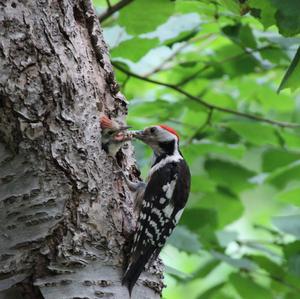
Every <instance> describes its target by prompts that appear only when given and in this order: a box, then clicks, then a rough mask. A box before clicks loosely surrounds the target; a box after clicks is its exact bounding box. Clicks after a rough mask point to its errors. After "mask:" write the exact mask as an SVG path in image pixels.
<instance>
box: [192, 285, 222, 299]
mask: <svg viewBox="0 0 300 299" xmlns="http://www.w3.org/2000/svg"><path fill="white" fill-rule="evenodd" d="M224 285H225V283H224V282H221V283H218V284H216V285H214V286H213V287H211V288H209V289H208V290H206V291H205V292H203V293H202V294H200V295H199V296H198V297H197V298H196V299H214V298H215V295H220V294H219V292H220V290H221V289H222V288H223V286H224ZM221 298H222V297H221Z"/></svg>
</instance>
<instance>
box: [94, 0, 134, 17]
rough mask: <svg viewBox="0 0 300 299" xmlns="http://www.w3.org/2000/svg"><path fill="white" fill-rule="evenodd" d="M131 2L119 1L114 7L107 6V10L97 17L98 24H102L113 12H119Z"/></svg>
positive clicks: (130, 0)
mask: <svg viewBox="0 0 300 299" xmlns="http://www.w3.org/2000/svg"><path fill="white" fill-rule="evenodd" d="M132 1H133V0H121V1H120V2H118V3H116V4H115V5H112V6H108V8H107V10H106V11H105V12H104V13H102V14H101V15H100V16H99V22H100V23H101V22H103V21H104V20H106V19H108V18H109V17H110V16H111V15H113V14H114V13H115V12H117V11H119V10H120V9H122V8H123V7H125V6H126V5H128V4H129V3H131V2H132Z"/></svg>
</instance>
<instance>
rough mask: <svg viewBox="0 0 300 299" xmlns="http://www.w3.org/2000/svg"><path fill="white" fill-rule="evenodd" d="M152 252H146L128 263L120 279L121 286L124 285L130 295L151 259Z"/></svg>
mask: <svg viewBox="0 0 300 299" xmlns="http://www.w3.org/2000/svg"><path fill="white" fill-rule="evenodd" d="M152 253H153V250H149V249H148V250H147V251H146V252H145V253H143V254H141V255H139V257H138V258H137V259H135V260H133V261H132V262H130V263H129V265H128V267H127V269H126V271H125V273H124V275H123V279H122V285H126V286H127V288H128V291H129V294H130V295H131V292H132V289H133V287H134V285H135V283H136V281H137V280H138V278H139V276H140V275H141V273H142V272H143V270H144V268H145V265H146V264H147V262H148V261H149V259H150V258H151V256H152Z"/></svg>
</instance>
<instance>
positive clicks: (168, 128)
mask: <svg viewBox="0 0 300 299" xmlns="http://www.w3.org/2000/svg"><path fill="white" fill-rule="evenodd" d="M159 127H161V128H163V129H165V130H167V131H168V132H170V133H172V134H174V135H175V136H176V137H177V138H178V140H179V134H178V133H177V132H176V131H175V130H174V129H173V128H171V127H168V126H166V125H159Z"/></svg>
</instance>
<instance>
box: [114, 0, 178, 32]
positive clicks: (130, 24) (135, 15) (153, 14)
mask: <svg viewBox="0 0 300 299" xmlns="http://www.w3.org/2000/svg"><path fill="white" fill-rule="evenodd" d="M174 8H175V3H174V2H173V1H170V0H151V1H148V0H137V1H133V2H132V3H130V4H129V5H128V6H126V7H125V8H123V9H122V10H121V11H120V17H119V20H118V21H119V24H120V25H122V26H125V27H126V30H127V32H128V33H130V34H141V33H145V32H152V31H154V30H155V29H156V27H157V26H159V25H161V24H163V23H164V22H166V20H167V19H168V18H169V17H170V16H171V15H172V13H173V11H174Z"/></svg>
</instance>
